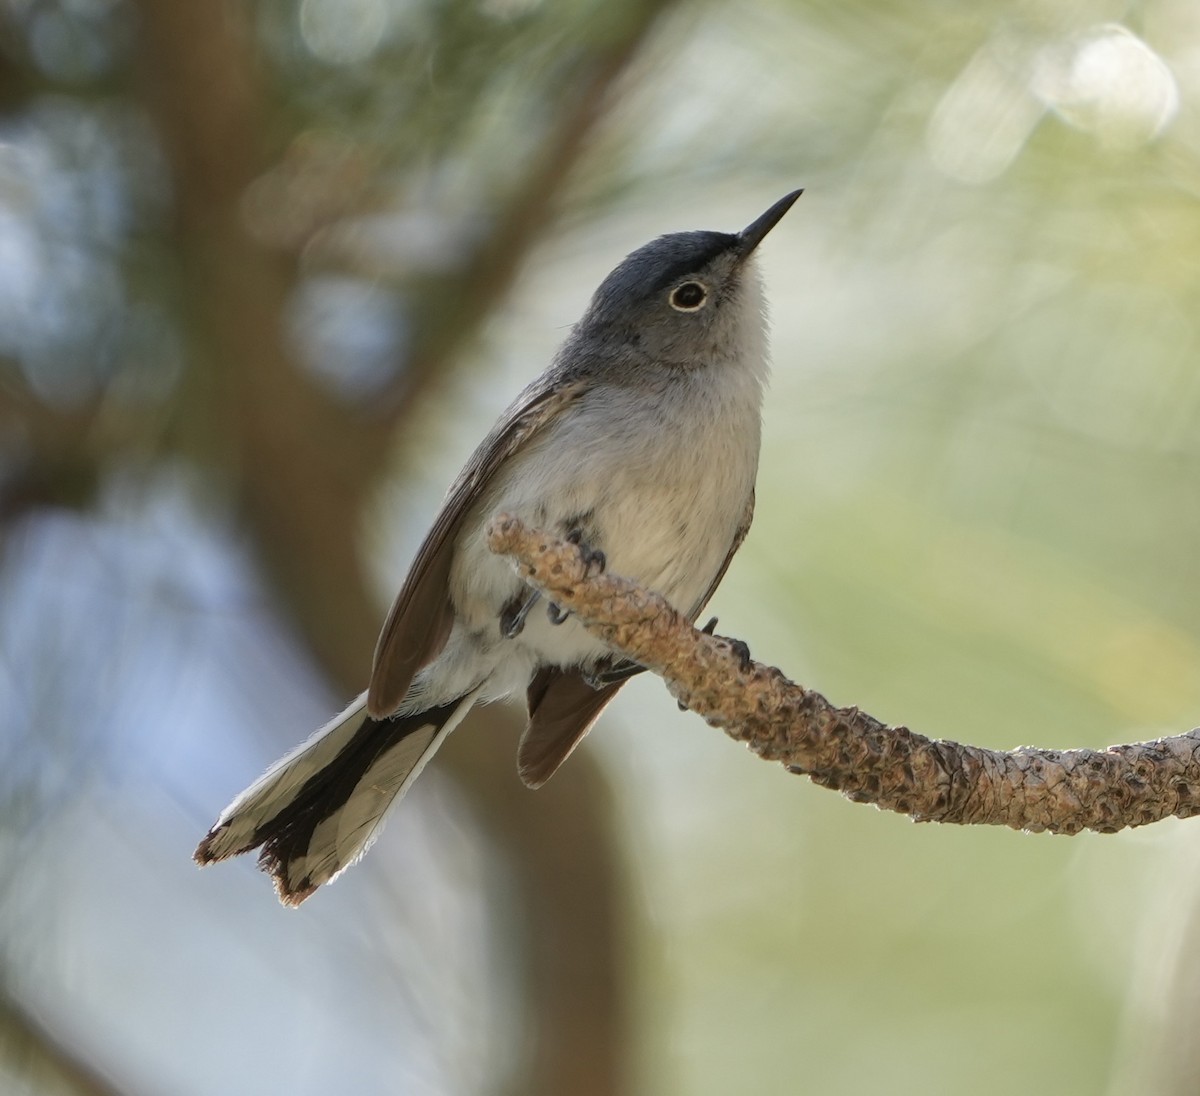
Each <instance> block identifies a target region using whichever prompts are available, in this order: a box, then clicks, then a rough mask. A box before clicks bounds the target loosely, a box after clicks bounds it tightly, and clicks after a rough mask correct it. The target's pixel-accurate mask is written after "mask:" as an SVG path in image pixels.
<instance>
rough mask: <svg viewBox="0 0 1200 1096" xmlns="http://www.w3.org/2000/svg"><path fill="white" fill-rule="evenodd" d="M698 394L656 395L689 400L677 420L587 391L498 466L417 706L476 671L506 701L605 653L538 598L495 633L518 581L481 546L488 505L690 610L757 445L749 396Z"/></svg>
mask: <svg viewBox="0 0 1200 1096" xmlns="http://www.w3.org/2000/svg"><path fill="white" fill-rule="evenodd" d="M700 380H701V379H700V378H697V383H699V381H700ZM738 394H739V395H740V393H738ZM702 395H703V396H704V398H700V399H689V400H687V401H679V400H674V401H665V404H664V406H666V407H671V406H683V407H686V408H687V409H688V412H689V413H688V414H687V416H686V419H685V418H684V416H682V415H674V416H672V415H670V414H668V413H662V414H654V415H648V414H647V413H646V408H645V400H644V398H643V397H640V396H638V395H637V394H634V393H629V392H625V391H622V390H615V391H609V392H603V393H601V394H600V395H598V396H597V397H596V398H591V397H587V398H585V400H584V401H583V402H582V406H580V407H579V408H578V409H577V410H576V414H577V415H578V416H579V417H578V418H576V420H575V421H573V422H570V423H568V424H565V425H564V426H563V427H555V426H550V427H548V428H546V430H545V431H544V432H543V433H541V434H539V435H538V436H537V437H536V438H535V439H533V440H532V441H531V442H530V443H529V444H528V445H527V446H526V448H525V449H524V450H522V451H521V452H520V453H519V454H517V455H516V456H515V457H514V458H513V459H512V460H511V461H510V463H509V465H508V466H507V467H506V468H504V469H502V470H501V471H500V472H499V473H498V474H497V477H496V479H495V481H494V483H493V485H492V487H491V489H490V490H489V492H488V495H487V497H486V498H485V499H484V500H483V501H482V502H481V504H480V507H479V508H478V511H477V514H478V517H476V516H475V515H472V516H471V517H469V518H468V519H467V521H466V523H465V525H464V531H463V533H462V534H461V535H460V537H459V540H458V543H457V546H456V550H455V561H454V565H453V569H452V574H451V582H450V585H451V590H452V597H453V600H454V602H455V609H456V620H455V625H454V629H453V631H452V632H451V635H450V638H449V641H448V642H447V645H446V648H445V650H444V651H443V653H442V655H441V656H439V658H438V659H437V660H436V661H435V662H434V663H433V664H432V665H431V666H430V667H428V668H427V669H426V670H425V671H424V672H422V674H421V675H420V678H419V679H418V682H417V685H418V689H419V690H420V693H421V703H428V702H429V701H441V700H443V699H449V698H451V697H452V696H455V695H459V694H460V693H461V692H465V691H466V690H467V689H470V688H474V687H475V686H476V685H478V684H480V683H481V681H483V680H484V679H485V678H486V679H487V684H486V686H485V693H487V694H488V695H489V696H502V695H505V694H507V693H509V692H512V691H513V690H515V689H521V688H524V687H525V685H526V684H527V683H528V681H529V678H530V677H531V675H532V674H533V672H534V670H535V669H536V668H537V667H538V666H540V665H546V664H550V665H558V666H579V665H589V664H592V663H594V662H595V661H596V660H597V659H599V658H601V657H603V656H604V655H606V654H608V653H609V652H608V649H607V648H606V647H605V646H604V645H603V644H601V643H600V642H599V641H598V640H596V639H594V638H592V637H591V636H590V635H588V634H587V632H586V631H584V629H583V628H582V627H581V626H580V625H579V623H578V622H577V621H575V620H573V619H568V620H567V621H566V622H564V623H563V624H559V625H554V624H551V623H550V621H549V619H548V616H547V613H546V607H545V605H544V604H539V605H537V606H535V608H534V609H533V610H532V612H530V614H529V617H528V619H527V620H526V623H525V627H524V630H523V631H522V632H521V634H520V635H518V636H516V637H514V638H512V639H506V638H503V637H502V636H501V634H500V626H499V618H500V614H501V612H502V610H503V608H504V606H505V605H507V604H508V603H509V602H510V601H511V600H512V599H513V598H514V597H518V596H519V595H520V594H521V592H522V590H523V589H524V588H525V587H524V583H523V582H522V580H521V579H520V578H519V576H517V574H516V573H515V571H514V570H513V567H512V564H511V562H510V561H509V560H507V559H504V558H502V557H499V556H496V555H494V554H493V553H492V552H491V551H490V550H489V549H488V547H487V544H486V542H485V539H484V530H485V528H486V525H487V521H488V519H489V518H490V516H491V515H493V514H496V513H500V512H507V513H513V514H516V515H517V516H518V517H520V518H521V519H522V520H523V521H525V522H527V523H528V524H530V525H533V526H536V527H540V528H543V529H546V530H547V531H549V532H554V533H557V534H559V535H565V534H566V533H568V532H570V531H572V530H573V529H575V528H578V529H580V530H581V531H582V533H583V536H584V540H585V541H586V542H587V543H588V544H589V546H591V547H593V548H598V549H599V550H601V551H603V552H604V553H605V556H606V559H607V566H608V569H609V570H610V571H612V572H614V573H616V574H620V575H623V576H625V577H627V578H630V579H633V580H634V581H635V582H637V583H638V584H639V585H642V586H645V587H647V588H649V589H651V590H655V591H657V592H658V593H661V594H662V595H663V596H664V597H665V598H666V599H667V600H668V601H669V602H670V603H671V604H672V605H674V606H675V607H676V608H677V609H679V610H680V611H682V612H685V613H688V614H689V615H694V614H696V613H697V612H699V610H700V607H701V602H702V600H703V598H704V596H705V594H706V593H707V591H708V589H709V587H710V585H711V584H712V582H713V580H714V578H715V577H716V575H717V574H718V572H719V571H720V569H721V567H722V566H723V565H724V562H725V559H726V557H727V555H728V553H729V549H730V546H731V545H732V543H733V540H734V537H735V536H736V533H737V530H738V527H739V525H740V523H741V520H742V517H743V515H744V513H745V509H746V504H747V502H748V500H749V497H750V494H751V492H752V490H753V487H754V476H755V472H756V470H757V465H758V448H759V406H758V399H757V392H756V391H748V392H747V393H745V398H744V399H742V400H731V398H730V393H729V391H725V392H719V391H718V392H716V393H703V394H702ZM622 401H629V403H628V406H622ZM422 685H425V686H426V688H421V686H422ZM410 699H411V700H413V701H415V700H416V697H415V696H414V697H412V698H410Z"/></svg>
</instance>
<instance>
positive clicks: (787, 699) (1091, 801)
mask: <svg viewBox="0 0 1200 1096" xmlns="http://www.w3.org/2000/svg"><path fill="white" fill-rule="evenodd" d="M489 543H490V545H491V547H492V550H493V551H496V552H500V553H504V554H507V555H511V556H513V557H514V558H515V559H516V560H517V561H519V565H520V571H521V574H522V575H524V576H525V578H526V579H527V580H528V581H529V582H531V583H533V584H534V585H536V586H538V587H540V588H541V589H542V590H543V591H544V592H545V593H546V594H547V595H548V596H549V597H550V598H552V599H553V600H554V601H555V602H557V603H558V604H559V605H560V606H561V607H562V608H564V609H567V610H569V611H570V612H571V613H573V614H575V616H576V617H578V618H579V620H580V622H581V623H582V624H583V625H584V626H585V627H586V628H587V629H588V630H589V631H591V632H592V633H593V634H595V635H597V636H598V637H600V638H601V639H603V640H604V641H605V642H606V643H608V644H609V645H610V646H612V647H613V648H615V649H616V650H618V651H619V652H621V653H622V654H624V655H626V656H627V657H629V658H632V659H634V660H635V661H636V662H639V663H640V664H641V665H643V666H645V667H646V668H647V669H649V670H651V671H653V672H654V673H656V674H658V675H659V676H660V677H662V678H663V680H664V681H665V682H666V683H667V688H668V689H669V690H670V691H671V694H672V695H673V696H674V697H675V698H676V699H677V700H678V701H679V702H680V704H683V705H684V706H686V707H687V708H690V709H691V710H692V711H694V712H696V713H697V714H698V715H701V716H703V717H704V718H705V719H706V720H707V721H708V722H709V723H710V724H712V725H713V726H714V727H720V728H721V729H723V730H724V731H725V732H726V733H727V734H729V735H730V737H731V738H734V739H737V740H738V741H739V742H744V743H745V744H746V745H747V746H749V747H750V749H751V750H753V751H754V752H755V753H756V754H758V755H759V756H760V757H763V758H765V759H767V760H770V761H778V762H780V763H782V764H783V765H786V766H787V767H788V769H789V771H791V772H794V773H800V774H803V775H805V776H808V777H809V778H810V779H811V780H812V781H813V782H814V783H816V784H820V785H822V786H823V787H827V788H833V789H835V790H837V791H840V792H842V794H843V795H845V796H847V797H848V798H849V799H852V800H854V801H855V802H859V803H874V804H875V805H876V806H877V807H881V808H883V809H885V810H891V811H898V812H900V813H902V814H907V815H909V816H910V817H911V818H913V819H914V820H915V821H918V822H956V823H960V824H964V825H995V826H1010V827H1012V828H1013V829H1019V830H1028V831H1031V832H1041V831H1050V832H1052V833H1063V834H1075V833H1079V832H1081V831H1082V830H1095V831H1098V832H1100V833H1114V832H1116V831H1117V830H1121V829H1125V828H1126V827H1129V826H1144V825H1147V824H1148V823H1151V822H1158V821H1160V820H1161V819H1163V818H1169V817H1172V816H1174V817H1177V818H1187V817H1190V816H1191V815H1194V814H1196V813H1198V812H1200V729H1197V730H1192V731H1189V732H1188V733H1186V734H1181V735H1177V736H1175V737H1172V738H1162V739H1158V740H1156V741H1154V742H1136V743H1131V744H1127V745H1120V746H1110V747H1109V748H1108V749H1106V750H1091V749H1077V750H1045V749H1036V748H1033V747H1029V746H1023V747H1021V748H1019V749H1016V750H1007V751H1005V750H989V749H984V748H982V747H979V746H966V745H962V744H961V743H958V742H951V741H948V740H944V739H930V738H926V737H925V736H924V735H920V734H917V733H916V732H914V731H910V730H909V729H908V728H907V727H889V726H887V725H886V724H884V723H882V722H881V721H880V720H878V719H875V718H874V717H873V716H870V715H868V714H867V713H866V712H860V711H859V710H858V709H857V708H838V707H835V706H834V705H833V704H831V703H830V702H829V701H828V700H826V699H825V697H823V696H822V695H821V694H820V693H818V692H815V691H813V690H811V689H806V688H805V687H804V686H802V685H797V684H796V683H795V682H793V681H790V680H788V678H787V677H785V676H784V674H783V673H782V672H781V671H780V670H777V669H775V668H773V667H770V666H763V665H760V664H759V663H756V662H754V661H753V660H751V659H750V658H749V656H748V655H747V654H746V651H745V648H744V646H743V645H741V644H740V643H739V642H738V641H736V640H730V639H726V638H724V637H721V636H716V635H710V634H708V633H707V632H704V631H700V630H698V629H696V628H695V627H693V626H692V624H691V623H690V622H689V621H688V620H687V619H686V618H684V617H683V616H681V615H680V614H679V613H677V612H676V611H675V610H674V609H672V608H671V606H670V605H668V604H667V602H666V601H665V600H664V599H663V598H662V597H660V596H659V595H657V594H654V593H651V592H649V591H647V590H644V589H641V588H640V587H638V586H636V585H635V584H633V583H631V582H629V581H628V580H626V579H623V578H621V577H619V576H617V575H612V574H602V575H589V573H588V564H587V561H586V558H585V556H584V554H583V553H582V551H581V549H580V548H579V547H578V546H577V545H574V544H571V543H569V542H567V541H563V540H559V539H558V538H556V537H553V536H550V535H548V534H546V533H544V532H541V531H539V530H536V529H530V528H528V527H526V526H525V525H523V524H522V523H521V522H520V521H519V520H517V519H516V518H513V517H510V516H507V515H500V516H498V517H497V518H496V519H495V520H494V521H493V523H492V525H491V527H490V530H489Z"/></svg>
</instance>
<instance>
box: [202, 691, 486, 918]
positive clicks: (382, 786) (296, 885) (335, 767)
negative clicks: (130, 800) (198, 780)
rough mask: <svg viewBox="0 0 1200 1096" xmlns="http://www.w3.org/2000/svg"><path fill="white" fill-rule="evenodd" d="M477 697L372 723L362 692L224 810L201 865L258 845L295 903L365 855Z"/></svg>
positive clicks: (282, 893) (280, 888)
mask: <svg viewBox="0 0 1200 1096" xmlns="http://www.w3.org/2000/svg"><path fill="white" fill-rule="evenodd" d="M476 695H477V694H476V693H474V692H472V693H468V694H467V695H466V696H463V697H459V698H458V699H457V700H453V701H451V702H450V703H448V704H443V705H441V706H440V707H436V708H430V709H428V710H427V711H424V712H417V713H416V714H414V715H407V716H398V717H396V718H394V719H385V720H375V719H372V718H371V717H370V716H368V715H367V709H366V693H363V694H362V695H361V696H359V697H358V699H356V700H355V701H354V702H353V703H352V704H351V705H350V707H348V708H347V709H346V710H345V711H344V712H342V714H341V715H339V716H337V718H335V719H333V720H332V721H331V722H329V723H327V724H326V725H325V726H324V727H322V728H321V729H320V730H319V731H317V733H316V734H314V735H313V736H312V738H310V739H309V740H308V741H307V742H306V743H305V744H304V745H303V746H301V747H299V748H298V749H297V750H294V751H293V752H292V753H290V754H288V755H287V757H285V758H283V760H282V761H278V762H276V763H275V764H274V765H273V766H272V767H271V768H270V769H269V770H268V771H267V772H266V774H265V775H263V776H262V777H260V778H259V779H258V780H257V781H256V782H255V783H254V784H252V785H251V786H250V787H249V788H247V789H246V790H245V791H244V792H242V794H241V795H239V796H238V797H237V798H236V799H235V800H234V801H233V802H232V803H230V804H229V806H228V807H226V808H225V810H224V811H223V812H222V813H221V817H220V818H218V819H217V821H216V824H215V825H214V826H213V828H212V829H211V830H209V831H208V836H207V837H205V838H204V840H203V841H201V842H200V845H199V847H198V848H197V849H196V853H195V859H196V862H197V863H198V864H211V863H213V862H215V861H217V860H224V859H226V858H227V857H230V856H237V855H238V854H240V853H243V852H249V851H250V850H251V849H254V848H258V846H260V845H261V846H262V851H261V852H260V853H259V857H258V864H259V867H261V868H262V870H263V871H266V872H270V874H271V875H273V876H274V877H275V890H276V891H277V892H278V894H279V900H280V901H281V902H283V903H284V904H285V905H288V906H298V905H299V904H300V903H301V902H303V901H304V899H306V898H307V897H308V896H309V895H310V894H312V892H313V891H315V890H316V889H317V887H319V886H320V885H321V884H322V883H329V882H331V881H332V880H333V879H335V878H336V877H337V875H338V874H339V873H340V872H341V871H342V870H343V869H345V868H348V867H349V866H350V865H351V864H353V863H355V862H356V861H357V860H358V859H359V858H360V857H361V856H362V854H363V853H364V852H366V851H367V849H368V848H369V847H370V845H371V842H372V841H374V840H375V838H376V837H377V836H378V834H379V831H380V830H381V829H382V828H383V823H384V820H385V818H386V817H387V813H388V810H389V809H390V808H391V807H392V805H393V804H394V803H395V802H396V801H397V800H399V798H400V796H402V795H403V794H404V793H405V792H406V791H408V789H409V786H410V785H411V784H412V782H413V781H414V780H415V779H416V778H417V776H418V775H419V774H420V772H421V770H422V769H423V768H424V767H425V763H426V762H427V761H428V760H429V759H430V758H431V757H432V756H433V755H434V753H435V752H436V751H437V748H438V747H439V746H440V745H441V744H442V742H443V741H444V740H445V738H446V736H447V735H448V734H449V733H450V732H451V731H452V730H454V728H455V727H457V726H458V724H459V723H461V722H462V720H463V718H464V717H465V716H466V714H467V712H469V711H470V710H471V706H472V705H473V704H474V703H475V697H476Z"/></svg>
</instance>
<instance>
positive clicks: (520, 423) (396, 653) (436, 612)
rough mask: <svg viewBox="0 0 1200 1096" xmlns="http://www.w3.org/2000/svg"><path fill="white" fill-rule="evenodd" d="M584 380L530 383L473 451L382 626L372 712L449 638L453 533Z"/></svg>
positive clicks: (385, 708)
mask: <svg viewBox="0 0 1200 1096" xmlns="http://www.w3.org/2000/svg"><path fill="white" fill-rule="evenodd" d="M586 388H587V385H586V383H585V382H582V381H560V382H559V383H552V384H550V385H545V386H542V385H537V384H535V385H534V386H532V387H531V388H527V389H526V390H525V391H524V392H522V393H521V395H520V396H518V397H517V401H516V403H514V405H513V407H512V408H510V410H509V411H508V412H507V413H506V414H505V415H504V416H503V417H502V418H501V420H500V424H499V425H498V426H497V427H496V428H495V429H494V430H493V431H492V432H491V433H490V434H489V435H488V436H487V437H486V438H485V439H484V440H483V442H482V444H481V445H480V446H479V448H478V449H476V450H475V452H474V453H473V454H472V456H471V459H470V460H469V461H468V462H467V465H466V467H465V468H464V469H463V470H462V473H461V474H460V475H459V477H458V479H457V480H456V481H455V482H454V484H453V486H452V487H451V488H450V491H449V492H448V494H447V496H446V501H445V503H444V504H443V505H442V509H441V512H440V513H439V514H438V516H437V519H436V520H435V521H434V523H433V528H432V529H430V530H429V533H428V535H427V536H426V537H425V540H424V542H423V543H422V544H421V547H420V549H419V550H418V551H417V557H416V559H415V560H414V561H413V565H412V568H411V569H410V570H409V572H408V577H407V578H406V579H405V580H404V585H403V586H402V587H401V588H400V593H399V594H397V595H396V600H395V602H394V603H393V605H392V609H391V612H390V613H388V617H387V620H386V621H385V622H384V625H383V631H382V632H380V635H379V642H378V644H377V645H376V647H375V663H374V666H373V668H372V670H371V683H370V686H369V687H368V689H367V711H368V712H369V713H370V715H371V716H372V718H374V719H384V718H386V717H387V716H389V715H391V714H392V713H393V712H395V711H396V709H397V708H398V707H400V704H401V702H402V701H403V700H404V696H405V694H406V693H407V692H408V689H409V686H410V685H412V682H413V678H414V677H416V675H417V674H418V673H419V672H420V671H421V670H422V669H423V668H424V667H425V666H428V665H429V663H430V662H432V661H433V660H434V659H435V658H437V656H438V654H439V653H440V652H441V650H442V648H443V647H444V646H445V645H446V640H447V639H448V638H449V636H450V629H451V627H452V625H453V623H454V606H453V605H452V604H451V601H450V591H449V578H450V565H451V562H452V560H453V553H454V541H455V538H456V537H457V535H458V532H459V530H460V528H461V526H462V521H463V518H464V517H466V515H467V512H468V511H469V510H470V508H471V505H472V503H474V502H475V501H476V500H477V499H478V497H479V494H480V491H481V490H482V489H483V487H484V486H485V485H486V484H487V483H488V481H489V480H491V478H492V477H493V476H494V475H495V474H496V470H497V469H498V468H499V467H500V466H501V465H502V464H503V463H504V462H505V461H506V460H507V459H508V458H509V457H511V456H512V455H513V454H515V453H516V452H518V451H519V450H520V449H521V447H522V446H524V444H525V443H526V442H527V441H528V440H529V439H530V438H531V437H532V436H533V435H534V434H536V433H537V431H538V430H539V429H541V428H542V427H543V426H544V425H545V424H546V423H547V422H549V421H551V420H553V419H554V418H555V417H556V416H557V415H559V414H560V413H561V411H562V410H563V408H564V407H566V406H567V404H569V403H571V402H572V401H573V400H575V399H577V398H578V397H579V396H580V395H581V394H582V392H583V391H584V390H585V389H586Z"/></svg>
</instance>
